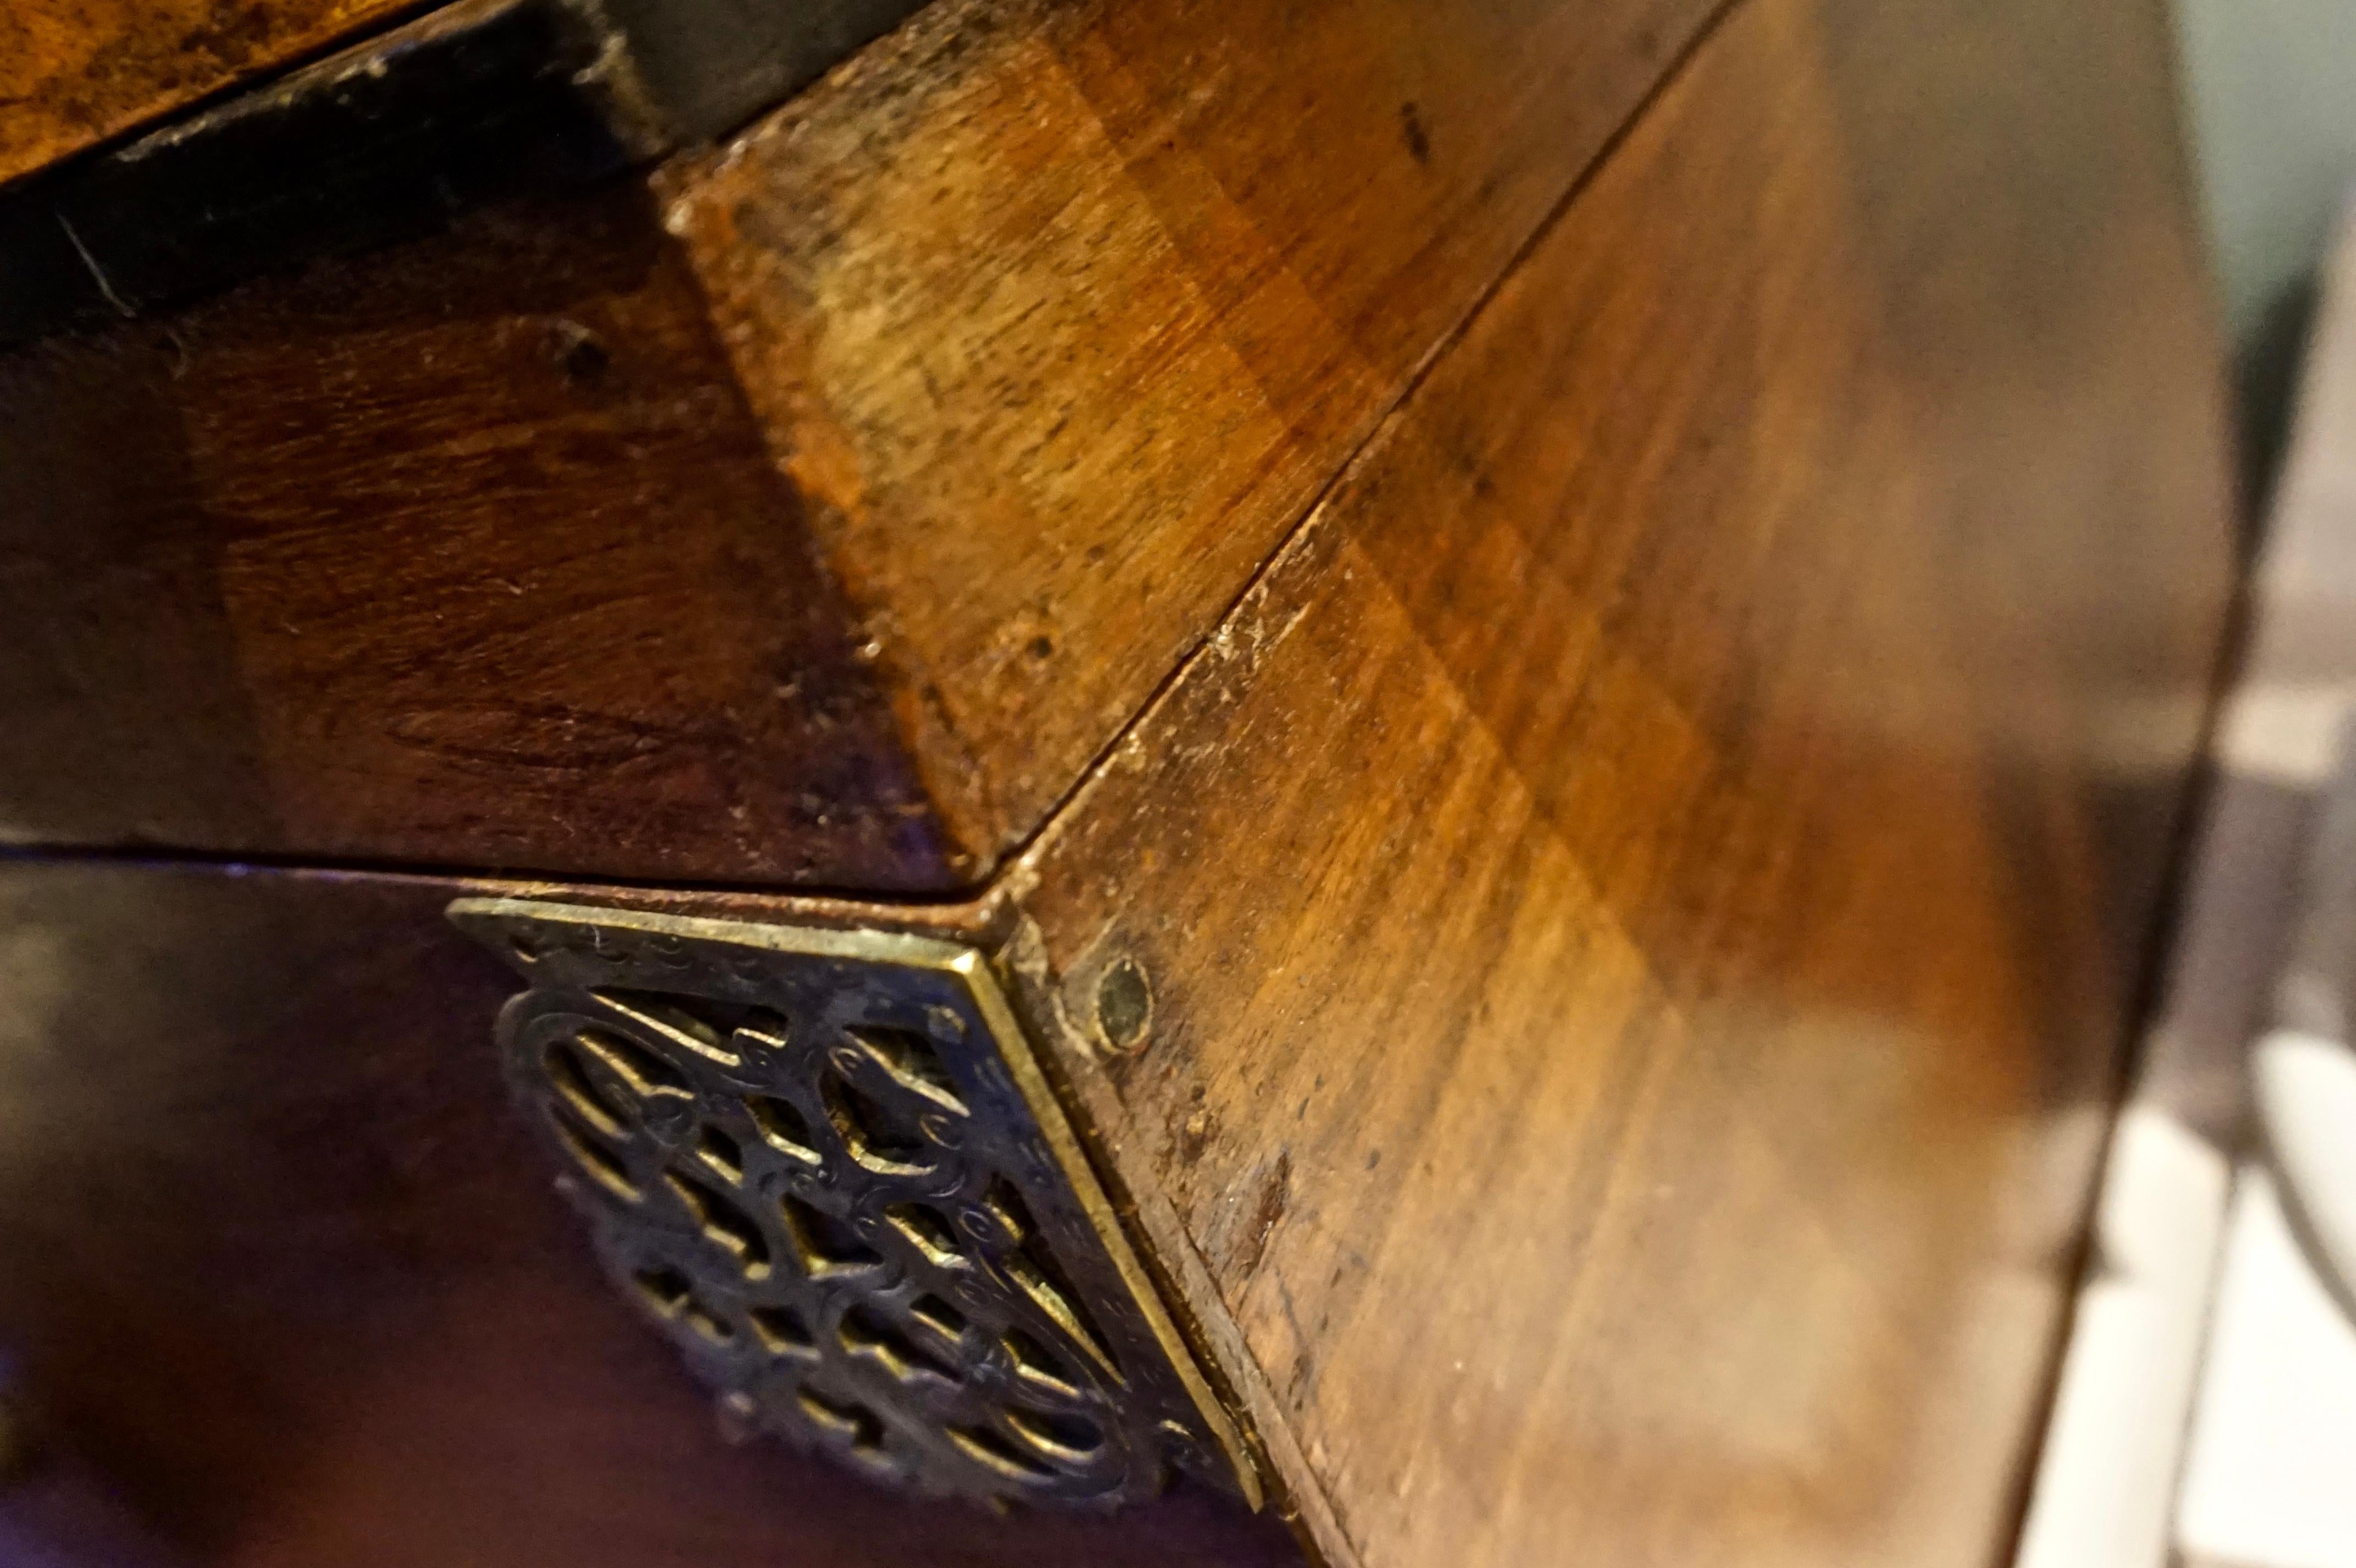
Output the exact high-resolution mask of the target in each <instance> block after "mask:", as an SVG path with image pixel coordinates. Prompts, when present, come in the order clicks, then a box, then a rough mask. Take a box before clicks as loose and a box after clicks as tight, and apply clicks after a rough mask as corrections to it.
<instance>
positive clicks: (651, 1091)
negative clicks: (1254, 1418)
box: [450, 899, 1260, 1508]
mask: <svg viewBox="0 0 2356 1568" xmlns="http://www.w3.org/2000/svg"><path fill="white" fill-rule="evenodd" d="M450 918H451V919H452V920H453V921H454V922H455V923H456V924H457V925H458V926H459V927H460V928H461V929H463V930H464V931H466V933H468V934H469V935H472V936H474V937H475V938H476V939H477V940H478V941H480V942H482V943H483V944H486V945H487V946H488V947H490V948H491V949H492V950H493V951H494V952H496V953H498V955H500V956H501V957H503V958H504V959H506V960H507V962H508V963H509V965H512V966H513V967H514V968H515V969H516V970H517V971H518V972H519V973H520V974H521V975H522V976H524V977H525V978H526V979H527V980H528V981H529V982H530V989H528V990H526V991H525V992H523V993H522V994H521V995H520V996H518V997H515V998H514V999H513V1000H511V1001H510V1002H509V1004H508V1005H507V1007H506V1008H505V1009H504V1010H503V1011H502V1012H501V1014H500V1015H499V1022H498V1040H499V1049H500V1051H501V1054H502V1056H503V1058H504V1061H505V1064H506V1069H507V1076H508V1082H509V1086H510V1088H511V1089H512V1090H513V1092H514V1093H515V1096H516V1098H517V1100H518V1102H519V1104H520V1105H521V1107H522V1108H523V1110H524V1111H525V1113H526V1114H527V1115H529V1116H530V1120H531V1121H532V1123H533V1124H534V1125H535V1126H536V1128H537V1129H538V1131H539V1132H540V1134H541V1136H542V1138H543V1140H544V1141H545V1142H546V1144H547V1145H548V1147H550V1149H551V1150H552V1152H553V1153H554V1154H555V1155H556V1157H558V1158H559V1159H560V1161H562V1164H563V1166H564V1167H565V1172H566V1173H565V1176H564V1178H563V1185H564V1187H565V1189H566V1190H567V1192H568V1194H569V1195H570V1197H571V1198H572V1200H573V1202H574V1204H575V1205H576V1206H577V1207H578V1208H579V1209H580V1210H581V1211H582V1212H583V1213H584V1215H586V1216H587V1218H588V1220H589V1221H590V1223H591V1225H592V1227H593V1230H594V1237H595V1243H596V1249H597V1253H598V1255H599V1257H600V1259H601V1260H602V1262H603V1264H604V1265H605V1271H606V1273H607V1274H608V1275H610V1276H611V1277H612V1279H613V1280H614V1282H615V1283H616V1285H618V1286H619V1287H620V1288H621V1289H622V1291H623V1292H624V1293H625V1294H626V1296H628V1297H629V1298H630V1299H631V1300H632V1301H634V1302H635V1303H636V1304H637V1307H639V1309H640V1310H641V1311H642V1312H643V1313H644V1314H645V1316H646V1317H648V1318H649V1319H650V1320H651V1321H653V1322H654V1323H655V1324H656V1325H657V1326H659V1328H661V1329H662V1330H663V1332H664V1333H666V1334H667V1335H668V1336H669V1339H671V1341H672V1342H673V1343H674V1344H675V1345H676V1346H677V1347H678V1348H679V1349H680V1351H681V1352H682V1353H683V1354H684V1355H685V1357H686V1359H687V1361H688V1364H689V1366H690V1368H691V1370H692V1371H694V1373H695V1374H696V1375H697V1376H698V1377H699V1378H701V1380H702V1381H704V1382H705V1383H706V1384H708V1385H710V1386H711V1387H712V1389H714V1390H715V1391H716V1392H717V1393H718V1395H719V1400H720V1408H721V1411H722V1414H723V1419H724V1420H725V1421H727V1422H728V1423H729V1424H731V1425H732V1426H734V1427H735V1428H737V1429H739V1430H742V1431H745V1432H756V1431H757V1432H768V1433H771V1434H774V1435H776V1436H779V1437H781V1438H783V1439H785V1440H786V1441H787V1442H788V1443H790V1444H792V1445H795V1446H797V1447H799V1448H802V1449H804V1450H807V1451H811V1452H819V1453H824V1454H827V1455H830V1456H833V1457H835V1458H837V1459H840V1460H842V1461H844V1462H846V1463H848V1464H849V1465H850V1466H851V1467H853V1468H854V1469H857V1470H859V1471H861V1472H862V1473H864V1474H866V1475H869V1476H872V1477H876V1478H878V1479H882V1480H886V1481H890V1482H894V1483H897V1484H899V1485H902V1486H905V1487H907V1488H912V1489H914V1490H916V1491H918V1492H922V1493H926V1494H930V1495H943V1496H958V1497H965V1498H970V1499H979V1500H982V1501H986V1502H992V1503H1001V1504H1002V1503H1005V1502H1009V1501H1026V1502H1037V1503H1055V1504H1063V1505H1066V1506H1081V1507H1094V1508H1113V1507H1118V1506H1119V1505H1120V1504H1122V1503H1126V1502H1130V1501H1134V1500H1137V1499H1141V1498H1145V1497H1149V1496H1151V1495H1152V1494H1153V1493H1155V1492H1157V1491H1159V1490H1160V1489H1161V1487H1162V1480H1163V1477H1164V1472H1165V1467H1167V1466H1171V1465H1174V1466H1176V1467H1179V1468H1181V1469H1183V1470H1185V1471H1187V1472H1189V1473H1191V1474H1194V1475H1196V1476H1199V1477H1204V1478H1205V1479H1208V1480H1211V1481H1213V1482H1214V1483H1215V1484H1219V1485H1223V1486H1225V1487H1226V1488H1229V1489H1232V1490H1237V1491H1240V1492H1241V1493H1242V1494H1243V1495H1244V1496H1245V1497H1246V1498H1247V1499H1248V1500H1249V1501H1250V1502H1251V1503H1252V1504H1253V1505H1254V1506H1255V1507H1256V1506H1258V1502H1259V1500H1260V1499H1259V1483H1258V1476H1257V1473H1256V1472H1255V1470H1254V1468H1253V1467H1252V1463H1251V1459H1250V1457H1249V1456H1248V1452H1247V1451H1246V1449H1245V1446H1244V1444H1243V1442H1242V1440H1241V1437H1240V1435H1239V1434H1238V1433H1237V1428H1236V1425H1235V1424H1234V1422H1233V1421H1232V1419H1231V1418H1230V1417H1229V1416H1228V1415H1227V1413H1226V1412H1225V1411H1224V1410H1223V1409H1222V1408H1221V1406H1220V1404H1219V1403H1218V1401H1217V1400H1216V1399H1215V1397H1214V1396H1213V1394H1212V1392H1211V1390H1210V1388H1209V1386H1208V1384H1207V1383H1206V1382H1205V1379H1204V1377H1203V1374H1202V1372H1201V1371H1200V1370H1199V1369H1198V1368H1197V1367H1196V1366H1195V1365H1194V1360H1193V1358H1192V1356H1191V1355H1190V1353H1189V1351H1188V1350H1187V1349H1186V1346H1185V1343H1184V1341H1183V1339H1181V1338H1180V1336H1179V1334H1178V1331H1177V1329H1176V1328H1175V1327H1174V1325H1173V1322H1172V1321H1171V1318H1170V1315H1169V1314H1168V1312H1167V1311H1166V1310H1165V1309H1164V1308H1163V1307H1162V1303H1161V1301H1160V1299H1159V1297H1158V1296H1156V1294H1155V1292H1154V1289H1153V1286H1152V1283H1151V1277H1150V1276H1149V1275H1147V1273H1146V1271H1145V1269H1144V1266H1143V1264H1141V1262H1140V1261H1139V1259H1138V1257H1137V1255H1136V1254H1135V1253H1134V1252H1132V1251H1131V1249H1130V1245H1129V1243H1128V1242H1127V1240H1126V1239H1125V1237H1124V1236H1123V1234H1122V1232H1121V1229H1120V1225H1119V1221H1118V1219H1117V1217H1116V1216H1115V1214H1114V1213H1113V1211H1112V1208H1111V1205H1110V1204H1109V1203H1108V1200H1107V1199H1106V1197H1105V1194H1104V1192H1103V1190H1102V1189H1101V1188H1100V1187H1099V1186H1098V1183H1097V1180H1096V1177H1095V1175H1094V1173H1093V1172H1092V1171H1091V1169H1090V1168H1089V1166H1088V1164H1087V1158H1086V1157H1085V1156H1084V1154H1083V1153H1082V1151H1081V1149H1080V1147H1079V1144H1078V1141H1077V1139H1076V1137H1075V1136H1074V1135H1073V1132H1072V1128H1071V1125H1070V1124H1069V1122H1068V1121H1067V1120H1066V1116H1065V1114H1064V1110H1063V1107H1062V1105H1061V1104H1060V1103H1059V1102H1058V1101H1057V1099H1056V1098H1055V1093H1054V1091H1053V1089H1052V1088H1051V1086H1050V1085H1049V1083H1047V1081H1046V1079H1045V1077H1044V1074H1043V1073H1042V1072H1041V1070H1040V1066H1039V1063H1038V1061H1037V1059H1036V1058H1035V1057H1034V1056H1033V1052H1032V1049H1031V1045H1030V1042H1029V1040H1027V1039H1026V1038H1025V1036H1024V1035H1023V1030H1022V1028H1021V1026H1020V1024H1019V1023H1018V1022H1017V1020H1016V1019H1015V1016H1014V1014H1013V1012H1012V1009H1011V1008H1009V1006H1008V1004H1007V1001H1006V997H1005V995H1004V993H1003V992H1002V991H1001V988H1000V987H999V984H998V982H997V979H996V977H995V976H993V975H992V973H991V968H990V966H989V964H988V963H987V961H986V960H985V959H984V958H983V956H982V955H980V953H977V952H975V951H974V950H972V949H971V948H968V947H964V946H960V945H958V944H954V943H948V942H941V941H936V940H933V939H930V938H926V937H918V936H911V935H905V934H898V933H883V932H871V931H831V930H822V929H814V928H803V927H791V926H776V925H763V924H752V923H739V922H734V921H719V920H698V919H682V918H677V917H671V916H663V915H651V914H638V913H632V912H625V911H616V910H605V909H590V908H579V907H573V906H570V905H562V904H551V903H538V902H532V901H524V900H515V899H464V900H460V901H458V902H456V903H454V904H453V905H451V907H450Z"/></svg>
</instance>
